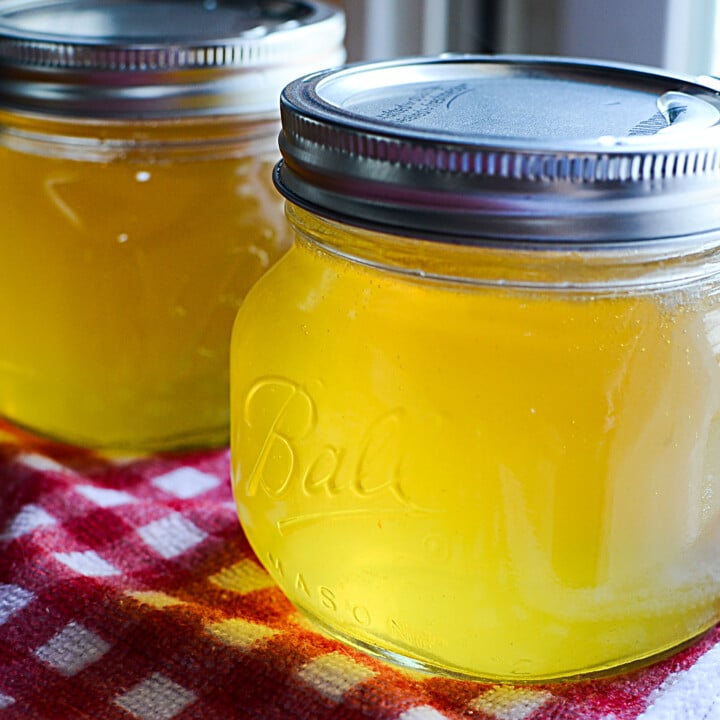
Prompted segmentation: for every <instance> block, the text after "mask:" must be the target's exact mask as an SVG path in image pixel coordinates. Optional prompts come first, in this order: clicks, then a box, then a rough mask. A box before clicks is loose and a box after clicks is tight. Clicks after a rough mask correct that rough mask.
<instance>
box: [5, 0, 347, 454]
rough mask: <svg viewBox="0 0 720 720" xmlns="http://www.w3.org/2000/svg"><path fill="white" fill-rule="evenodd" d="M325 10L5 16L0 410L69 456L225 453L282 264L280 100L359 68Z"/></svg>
mask: <svg viewBox="0 0 720 720" xmlns="http://www.w3.org/2000/svg"><path fill="white" fill-rule="evenodd" d="M343 32H344V22H343V17H342V13H340V12H338V11H337V10H335V9H333V8H331V7H329V6H326V5H324V4H322V3H315V2H306V1H304V0H297V1H292V2H285V3H281V4H278V3H258V4H255V5H253V7H252V8H251V7H249V6H248V5H247V4H239V3H232V2H229V3H212V4H210V3H205V4H201V3H191V2H187V1H184V0H174V1H173V2H172V3H167V2H164V3H155V2H142V3H140V2H137V3H135V2H111V3H83V4H82V6H80V4H79V3H77V4H76V3H72V2H71V3H58V2H47V3H44V4H38V3H33V4H31V3H24V2H19V3H13V4H11V5H10V6H9V7H7V8H6V9H5V10H4V11H3V12H2V14H0V190H2V193H1V195H0V197H1V199H0V207H1V215H2V218H3V219H2V224H0V228H1V230H0V247H1V250H2V256H3V262H2V263H0V288H1V290H0V292H1V293H2V294H1V295H0V327H2V329H3V335H4V342H3V344H2V348H1V349H0V414H1V415H3V416H5V417H6V418H8V419H10V420H11V421H13V422H16V423H18V424H20V425H23V426H27V427H29V428H31V429H33V430H36V431H39V432H42V433H43V434H47V435H50V436H53V437H57V438H61V439H63V440H67V441H70V442H74V443H78V444H82V445H86V446H90V447H103V448H123V449H128V448H130V449H137V448H152V449H165V448H173V447H182V446H198V445H212V444H221V443H223V442H225V441H226V440H227V425H228V408H227V405H228V399H227V397H228V389H227V382H228V380H227V345H228V341H229V334H230V327H231V324H232V319H233V317H234V315H235V312H236V310H237V307H238V305H239V304H240V302H241V300H242V298H243V296H244V294H245V292H246V291H247V289H248V288H249V287H250V285H252V283H253V282H254V281H255V280H256V279H257V278H258V277H259V276H260V275H261V274H262V273H263V272H264V271H265V269H267V268H268V267H269V266H270V265H271V264H272V263H273V262H274V261H275V260H276V259H277V258H278V257H279V256H280V255H281V254H282V252H284V250H285V248H286V243H287V230H286V224H285V221H284V219H283V217H282V213H281V209H280V203H279V199H278V196H277V194H276V192H275V190H274V189H273V188H272V184H271V182H270V179H269V175H270V168H271V166H272V164H273V163H274V161H275V159H276V158H275V156H276V137H277V131H278V125H279V124H278V113H277V109H276V106H277V95H278V93H279V90H280V88H281V87H282V86H283V85H284V84H285V82H287V81H288V80H289V79H290V78H292V77H293V76H295V75H296V74H297V73H298V72H304V71H311V70H313V69H317V68H321V67H326V66H331V65H334V64H337V63H339V62H341V61H342V60H343V58H344V55H343V50H342V37H343Z"/></svg>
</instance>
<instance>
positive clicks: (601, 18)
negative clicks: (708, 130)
mask: <svg viewBox="0 0 720 720" xmlns="http://www.w3.org/2000/svg"><path fill="white" fill-rule="evenodd" d="M717 4H718V0H346V1H345V7H346V11H347V14H348V24H349V28H350V30H349V34H348V51H349V57H350V60H359V59H368V60H370V59H372V60H375V59H382V58H389V57H397V56H401V55H415V54H428V55H431V54H436V53H440V52H444V51H447V50H451V51H455V52H457V51H460V52H510V53H535V54H547V55H568V56H574V57H589V58H598V59H606V60H617V61H623V62H633V63H640V64H646V65H655V66H658V67H665V68H668V69H670V70H673V71H677V72H687V73H691V74H702V73H708V72H711V71H715V72H716V73H718V74H720V58H715V57H714V52H713V50H714V46H715V45H716V43H715V41H714V40H715V26H716V24H717V19H718V18H717V13H716V5H717Z"/></svg>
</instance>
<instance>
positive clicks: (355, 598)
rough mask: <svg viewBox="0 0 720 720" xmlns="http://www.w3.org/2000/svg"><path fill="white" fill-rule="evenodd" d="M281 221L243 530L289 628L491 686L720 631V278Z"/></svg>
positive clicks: (252, 421)
mask: <svg viewBox="0 0 720 720" xmlns="http://www.w3.org/2000/svg"><path fill="white" fill-rule="evenodd" d="M290 212H291V216H292V218H293V222H294V224H295V226H296V228H297V229H298V234H297V238H296V242H295V244H294V246H293V247H292V249H291V250H290V251H289V252H288V254H287V255H285V256H284V257H283V258H282V259H281V260H280V261H279V262H278V264H277V265H275V266H274V267H273V268H272V269H271V270H270V272H269V273H268V274H267V275H265V276H264V277H263V278H262V279H261V280H260V281H259V283H258V284H256V286H255V287H254V289H253V290H252V291H251V292H250V294H249V295H248V297H247V299H246V301H245V302H244V304H243V307H242V309H241V311H240V314H239V315H238V319H237V321H236V325H235V329H234V335H233V342H232V351H231V357H232V370H231V385H232V413H233V415H232V423H233V431H232V443H233V487H234V492H235V498H236V501H237V505H238V508H239V514H240V518H241V520H242V523H243V526H244V528H245V530H246V533H247V535H248V538H249V540H250V542H251V543H252V545H253V547H254V548H255V549H256V550H257V552H258V555H259V557H260V558H261V560H262V561H263V562H264V563H265V565H266V567H267V568H268V570H269V571H270V573H271V574H272V576H273V578H274V579H275V580H276V581H277V582H278V583H279V584H280V586H281V587H282V588H283V589H284V591H285V592H286V593H287V594H288V596H289V597H290V598H291V600H292V601H293V602H294V603H296V605H297V606H298V607H299V608H301V609H302V610H304V611H305V612H306V613H307V614H309V615H310V616H311V617H313V618H314V619H315V620H316V621H317V622H318V623H320V624H321V625H322V626H324V627H325V628H326V629H327V630H329V631H330V632H331V633H333V634H335V635H337V636H339V637H341V638H344V639H345V640H347V641H349V642H351V643H353V644H356V645H358V646H360V647H363V648H366V649H369V650H371V651H373V652H377V653H380V654H383V655H385V656H387V657H390V658H395V659H399V660H400V661H401V662H404V663H406V664H411V665H417V666H419V667H427V668H430V669H435V670H440V671H444V672H448V673H451V674H457V675H461V676H472V677H478V676H479V677H484V678H491V679H500V680H540V679H547V678H556V677H565V676H570V675H575V674H580V673H587V672H596V671H603V670H606V669H608V668H612V667H615V666H619V665H626V664H628V663H632V662H635V661H641V660H644V659H646V658H648V657H651V656H654V655H657V654H658V653H661V652H663V651H666V650H668V649H670V648H672V647H675V646H677V645H678V644H681V643H682V642H684V641H687V640H689V639H691V638H693V637H695V636H697V635H698V634H699V633H701V632H703V631H704V630H706V629H707V628H708V627H710V626H711V625H712V624H713V623H714V622H715V621H716V620H717V618H718V602H719V601H718V597H720V556H718V553H717V542H718V533H719V532H720V435H719V433H720V424H719V418H720V367H719V364H718V363H719V356H718V353H719V352H720V298H719V297H718V284H717V272H718V268H717V260H716V259H713V257H712V256H711V255H710V254H703V252H700V251H698V253H697V256H696V255H692V254H691V256H690V257H688V256H686V257H684V258H683V259H676V260H672V259H669V258H670V257H671V255H669V254H668V253H667V252H666V250H662V249H657V248H654V249H652V246H651V249H647V250H643V251H639V250H638V249H637V248H633V249H632V250H630V249H628V248H625V249H623V248H622V247H615V248H602V247H600V248H594V249H591V250H589V251H588V252H587V253H572V252H564V251H561V250H558V251H552V250H547V249H545V250H544V251H540V250H522V249H518V248H515V249H512V248H511V249H503V248H501V249H497V248H493V247H491V246H488V247H482V246H479V247H470V246H463V245H446V244H443V243H437V242H426V241H422V240H413V239H412V238H400V237H395V236H389V235H381V234H379V233H374V232H370V231H362V230H358V229H352V228H350V227H349V226H347V225H343V224H340V223H333V222H330V221H326V220H321V219H320V218H318V217H315V216H313V215H312V214H311V213H308V212H306V211H303V210H299V209H298V208H297V207H295V206H292V205H291V206H290ZM686 268H691V270H686ZM698 268H700V269H701V270H700V271H699V272H696V271H697V270H698ZM611 279H612V281H610V280H611Z"/></svg>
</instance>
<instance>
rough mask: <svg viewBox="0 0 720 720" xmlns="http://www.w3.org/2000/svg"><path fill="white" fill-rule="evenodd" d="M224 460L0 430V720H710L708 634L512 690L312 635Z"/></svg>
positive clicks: (718, 640) (717, 707)
mask: <svg viewBox="0 0 720 720" xmlns="http://www.w3.org/2000/svg"><path fill="white" fill-rule="evenodd" d="M228 461H229V458H228V452H227V451H226V450H222V451H214V452H201V453H194V454H187V455H183V456H177V455H163V456H155V457H145V458H136V459H127V458H125V459H123V460H121V461H119V460H117V459H116V460H114V461H109V460H108V459H106V458H105V459H104V458H101V457H98V456H94V455H92V454H89V453H87V452H84V451H80V450H78V449H76V448H69V447H63V446H59V445H53V444H50V443H47V442H43V441H41V440H39V439H37V438H34V437H31V436H29V435H28V434H25V433H21V432H20V431H18V430H16V429H14V428H12V427H10V426H8V425H3V424H0V720H6V719H8V720H10V719H13V720H14V719H15V718H23V719H24V718H32V719H35V718H37V719H38V720H45V719H53V720H54V719H56V718H58V719H62V720H74V719H75V718H93V719H94V720H105V719H106V718H107V719H108V720H110V719H112V720H123V719H124V720H128V719H132V718H136V719H137V720H187V719H189V718H202V720H216V719H217V720H232V719H233V718H243V719H244V718H258V719H263V720H265V719H267V720H270V719H271V718H272V719H277V720H288V719H292V718H308V719H312V720H324V719H326V718H347V719H348V720H354V719H356V718H357V719H360V718H365V719H372V720H456V719H457V718H474V720H571V719H572V720H576V719H577V720H585V719H587V720H630V718H633V719H634V718H643V720H685V719H687V720H691V719H695V718H697V720H700V719H701V718H703V719H709V718H713V719H717V718H720V628H717V629H716V630H715V631H713V632H711V633H709V634H708V635H706V636H705V637H704V638H703V639H702V640H701V641H700V642H698V643H696V644H695V645H694V646H692V647H691V648H688V649H687V650H685V651H683V652H682V653H680V654H679V655H676V656H675V657H673V658H670V659H668V660H665V661H663V662H660V663H658V664H656V665H654V666H652V667H651V668H648V669H645V670H642V671H638V672H634V673H632V674H629V675H625V676H621V677H616V678H612V679H605V680H591V681H584V682H577V683H564V684H556V685H543V686H529V687H514V686H501V685H490V684H480V683H473V682H460V681H456V680H449V679H447V678H440V677H428V676H421V675H418V674H416V673H411V672H408V671H405V670H402V669H398V668H395V667H391V666H389V665H386V664H384V663H382V662H380V661H378V660H375V659H373V658H370V657H367V656H365V655H363V654H362V653H360V652H357V651H355V650H352V649H349V648H346V647H344V646H343V645H341V644H340V643H338V642H336V641H335V640H331V639H328V638H327V637H325V636H323V635H321V634H320V633H319V632H318V631H316V630H315V629H314V628H313V627H312V626H311V625H310V624H309V623H308V622H306V621H305V620H303V619H302V618H301V617H300V616H299V615H298V614H297V612H296V610H295V609H294V608H293V606H292V605H291V604H290V603H289V602H288V601H287V600H286V599H285V598H284V596H283V595H282V593H281V592H280V590H279V589H278V588H277V587H276V586H275V585H274V584H273V582H272V580H271V579H270V577H269V576H268V575H267V574H266V573H265V571H264V570H263V569H262V568H261V566H260V565H259V564H258V562H257V560H256V558H255V557H254V555H253V553H252V551H251V550H250V548H249V546H248V544H247V541H246V540H245V537H244V536H243V533H242V531H241V529H240V527H239V524H238V521H237V517H236V515H235V510H234V507H233V504H232V500H231V495H230V483H229V462H228Z"/></svg>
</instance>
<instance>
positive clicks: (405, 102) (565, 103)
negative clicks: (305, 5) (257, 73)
mask: <svg viewBox="0 0 720 720" xmlns="http://www.w3.org/2000/svg"><path fill="white" fill-rule="evenodd" d="M718 87H720V86H719V85H718V83H717V82H714V81H712V80H711V79H707V80H701V79H697V78H691V77H688V76H682V75H676V74H670V73H666V72H664V71H661V70H659V69H654V68H648V67H642V66H637V65H627V64H620V63H606V62H598V61H591V60H583V59H576V58H558V57H537V56H481V55H443V56H439V57H436V58H404V59H400V60H396V61H390V62H385V63H363V64H357V65H352V66H348V67H346V68H342V69H338V70H329V71H324V72H320V73H316V74H313V75H310V76H307V77H304V78H300V79H297V80H295V81H294V82H292V83H290V84H289V85H288V86H287V87H286V88H285V90H284V91H283V94H282V97H281V119H282V132H281V136H280V147H281V151H282V153H283V157H284V163H283V165H282V166H281V167H280V168H279V169H278V173H277V174H276V181H277V184H278V187H279V188H280V190H281V192H284V194H285V195H286V196H288V197H290V198H292V199H293V201H294V202H296V203H300V204H305V205H306V206H312V207H314V208H315V209H316V210H318V211H323V209H325V211H326V212H332V213H333V215H334V216H335V217H337V216H338V212H341V213H342V214H343V215H344V216H346V217H347V218H348V219H353V218H354V219H355V221H356V222H358V223H360V224H367V222H368V220H372V218H375V219H377V218H379V217H382V218H385V221H387V222H392V223H393V224H394V225H395V226H396V227H402V226H407V227H408V228H414V229H415V230H416V231H417V232H422V233H428V232H430V233H435V232H437V233H442V232H443V228H446V229H452V230H450V231H451V232H457V233H458V234H460V235H467V234H468V233H470V234H476V235H483V236H487V234H488V233H491V234H495V236H505V235H506V236H507V237H513V238H518V237H522V238H524V239H539V240H546V239H556V240H563V241H564V240H568V239H572V238H573V237H586V238H587V239H588V240H611V241H616V240H617V239H619V236H625V239H633V238H638V239H647V238H653V239H655V238H658V237H663V236H666V234H667V235H668V236H669V235H673V234H683V232H684V231H682V230H681V229H680V226H681V225H682V224H683V223H685V225H686V226H687V233H688V234H691V233H697V232H705V231H710V230H713V229H717V228H720V210H718V205H720V203H718V201H717V198H716V197H715V195H716V193H715V191H714V189H715V187H717V186H718V180H719V179H720V95H719V94H718ZM683 202H684V203H685V207H687V209H688V211H687V212H681V213H680V214H679V215H678V208H680V207H683ZM665 210H668V211H669V212H670V215H668V212H666V211H665ZM690 214H695V215H696V216H697V217H695V218H693V219H691V218H689V215H690ZM612 228H614V229H612ZM609 234H610V235H612V234H615V235H616V237H610V236H609Z"/></svg>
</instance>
